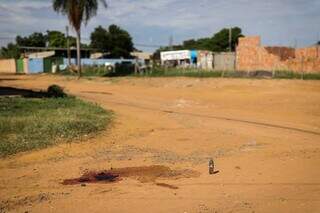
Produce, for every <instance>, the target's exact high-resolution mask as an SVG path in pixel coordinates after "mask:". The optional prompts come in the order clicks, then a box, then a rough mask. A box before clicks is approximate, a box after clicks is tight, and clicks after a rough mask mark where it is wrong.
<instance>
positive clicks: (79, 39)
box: [77, 29, 82, 78]
mask: <svg viewBox="0 0 320 213" xmlns="http://www.w3.org/2000/svg"><path fill="white" fill-rule="evenodd" d="M80 41H81V34H80V29H79V30H77V66H78V75H79V78H80V77H81V75H82V73H81V71H82V70H81V50H80V48H81V47H80Z"/></svg>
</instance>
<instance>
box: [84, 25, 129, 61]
mask: <svg viewBox="0 0 320 213" xmlns="http://www.w3.org/2000/svg"><path fill="white" fill-rule="evenodd" d="M90 38H91V47H93V48H96V49H99V50H100V51H103V52H108V53H109V54H110V56H111V57H114V58H119V57H125V58H128V57H130V53H131V52H132V51H133V50H134V46H133V42H132V37H131V36H130V34H129V33H128V32H127V31H126V30H124V29H121V28H120V27H119V26H117V25H110V26H109V28H108V30H107V29H104V28H103V27H101V26H99V27H97V28H96V29H95V30H94V31H93V32H92V33H91V37H90Z"/></svg>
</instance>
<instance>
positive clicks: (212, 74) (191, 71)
mask: <svg viewBox="0 0 320 213" xmlns="http://www.w3.org/2000/svg"><path fill="white" fill-rule="evenodd" d="M120 71H121V70H120ZM261 72H264V74H266V73H269V76H264V77H267V78H268V77H269V78H271V76H272V71H260V74H261ZM124 73H128V72H124ZM60 74H63V75H76V74H74V73H70V72H62V73H60ZM106 76H108V77H117V76H132V77H194V78H220V77H224V78H263V76H261V75H259V74H257V75H255V74H254V72H249V73H248V72H245V71H224V72H223V71H207V70H201V69H195V68H187V69H181V68H167V69H165V68H162V67H156V68H153V69H152V70H151V71H148V72H146V73H144V74H134V73H132V74H123V73H122V72H119V73H118V74H117V72H116V73H112V74H110V73H108V71H106V70H105V68H104V67H95V66H93V67H89V66H87V67H84V68H83V77H86V78H88V79H89V80H90V77H106ZM273 78H275V79H303V80H320V73H303V74H302V72H292V71H276V72H275V75H274V77H273Z"/></svg>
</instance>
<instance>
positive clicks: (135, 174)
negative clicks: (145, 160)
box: [62, 165, 200, 189]
mask: <svg viewBox="0 0 320 213" xmlns="http://www.w3.org/2000/svg"><path fill="white" fill-rule="evenodd" d="M199 175H200V173H198V172H196V171H193V170H189V169H183V170H172V169H170V168H169V167H166V166H160V165H154V166H143V167H126V168H116V169H110V170H104V171H90V172H85V173H84V174H83V175H82V176H81V177H79V178H73V179H65V180H64V181H63V182H62V184H63V185H76V184H83V183H115V182H118V181H121V180H122V179H123V178H132V179H136V180H138V181H140V182H141V183H155V184H156V185H157V186H161V187H166V188H170V189H178V187H176V186H173V185H169V184H166V183H157V182H156V181H157V180H158V179H161V180H164V179H170V180H177V179H181V178H192V177H198V176H199Z"/></svg>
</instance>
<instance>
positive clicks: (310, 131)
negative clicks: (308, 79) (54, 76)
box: [104, 100, 320, 136]
mask: <svg viewBox="0 0 320 213" xmlns="http://www.w3.org/2000/svg"><path fill="white" fill-rule="evenodd" d="M104 102H109V103H112V104H117V105H123V106H128V107H134V108H138V109H143V110H149V111H156V112H163V113H167V114H178V115H187V116H193V117H201V118H209V119H216V120H223V121H232V122H238V123H246V124H252V125H256V126H263V127H270V128H276V129H284V130H291V131H295V132H301V133H306V134H313V135H317V136H320V132H315V131H312V130H306V129H301V128H297V127H289V126H282V125H278V124H271V123H265V122H258V121H251V120H245V119H237V118H230V117H222V116H215V115H204V114H197V113H189V112H178V111H173V110H163V109H156V108H152V107H146V106H141V105H137V104H132V103H123V102H117V101H109V100H104Z"/></svg>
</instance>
